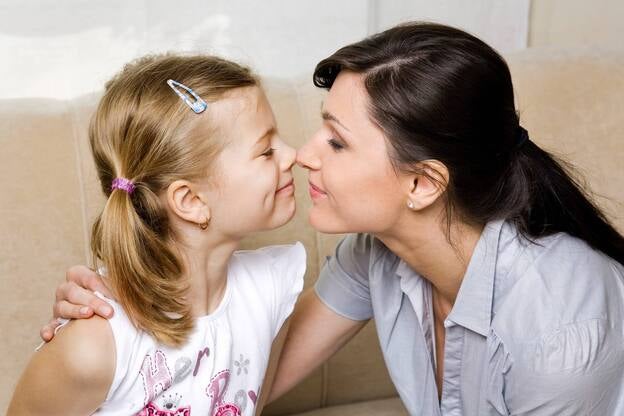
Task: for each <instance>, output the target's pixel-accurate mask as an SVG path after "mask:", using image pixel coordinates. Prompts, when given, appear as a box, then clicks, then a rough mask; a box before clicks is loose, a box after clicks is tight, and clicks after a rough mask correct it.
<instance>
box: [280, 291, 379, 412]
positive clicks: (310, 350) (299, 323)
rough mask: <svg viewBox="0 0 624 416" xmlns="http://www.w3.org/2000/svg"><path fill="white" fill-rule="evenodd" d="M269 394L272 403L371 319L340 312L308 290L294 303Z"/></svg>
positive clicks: (338, 348)
mask: <svg viewBox="0 0 624 416" xmlns="http://www.w3.org/2000/svg"><path fill="white" fill-rule="evenodd" d="M290 321H291V322H290V329H289V330H288V333H287V335H286V342H285V344H284V348H283V350H282V354H281V356H280V358H279V362H278V364H277V370H276V373H275V380H274V381H273V385H272V388H271V390H270V391H271V393H270V394H269V398H268V402H269V403H270V402H272V401H273V400H275V399H277V398H278V397H280V396H281V395H283V394H285V393H286V392H287V391H289V390H290V389H292V388H293V387H294V386H295V385H297V384H298V383H299V382H300V381H301V380H303V379H304V378H305V377H306V376H308V375H309V374H310V373H311V372H312V371H314V369H316V368H317V367H318V366H319V365H321V364H322V363H323V362H325V361H326V360H327V359H329V358H330V357H331V356H332V355H334V354H335V353H336V352H337V351H338V350H340V349H341V348H342V347H343V346H344V345H345V344H346V343H347V342H348V341H349V340H350V339H351V338H353V336H354V335H355V334H357V333H358V332H359V331H360V329H362V328H363V327H364V325H365V324H366V323H367V322H368V321H353V320H351V319H347V318H345V317H343V316H342V315H339V314H337V313H336V312H334V311H333V310H331V309H330V308H328V307H327V306H325V304H324V303H323V302H322V301H321V300H320V299H319V298H318V296H317V295H316V292H315V291H314V289H313V288H310V289H308V290H307V291H306V292H305V293H304V294H303V295H301V297H300V298H299V301H298V302H297V304H296V305H295V310H294V312H293V314H292V317H291V318H290Z"/></svg>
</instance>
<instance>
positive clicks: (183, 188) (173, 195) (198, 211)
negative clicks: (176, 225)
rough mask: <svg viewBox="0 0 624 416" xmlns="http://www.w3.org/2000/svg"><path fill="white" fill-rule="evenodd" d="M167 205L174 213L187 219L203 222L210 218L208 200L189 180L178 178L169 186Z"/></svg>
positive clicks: (197, 222)
mask: <svg viewBox="0 0 624 416" xmlns="http://www.w3.org/2000/svg"><path fill="white" fill-rule="evenodd" d="M167 205H168V206H169V209H170V210H171V212H172V213H174V214H175V215H177V216H178V217H180V218H181V219H183V220H185V221H188V222H192V223H195V224H203V223H206V222H207V221H209V220H210V207H209V206H208V204H207V201H205V200H204V197H203V196H202V195H200V194H199V193H198V192H197V188H196V186H195V185H194V184H192V183H191V182H189V181H185V180H177V181H174V182H173V183H171V184H170V185H169V187H167Z"/></svg>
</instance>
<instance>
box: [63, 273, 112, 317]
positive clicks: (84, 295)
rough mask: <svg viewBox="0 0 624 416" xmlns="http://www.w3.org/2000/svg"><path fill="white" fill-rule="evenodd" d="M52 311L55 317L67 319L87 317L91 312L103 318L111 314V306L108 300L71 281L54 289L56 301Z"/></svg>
mask: <svg viewBox="0 0 624 416" xmlns="http://www.w3.org/2000/svg"><path fill="white" fill-rule="evenodd" d="M52 312H53V316H54V317H55V318H59V317H60V318H67V319H80V318H88V317H90V316H91V315H92V314H93V313H96V314H98V315H100V316H101V317H103V318H110V317H112V316H113V308H111V306H110V305H109V304H108V302H106V301H104V300H103V299H100V298H99V297H97V296H96V295H95V294H94V293H93V292H92V291H91V290H90V289H85V288H83V287H81V286H79V285H77V284H76V283H74V282H73V281H70V282H65V283H63V284H61V285H60V286H59V287H58V288H57V289H56V302H55V303H54V307H53V308H52Z"/></svg>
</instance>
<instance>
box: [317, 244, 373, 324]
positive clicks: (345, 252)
mask: <svg viewBox="0 0 624 416" xmlns="http://www.w3.org/2000/svg"><path fill="white" fill-rule="evenodd" d="M372 238H373V237H371V236H370V235H368V234H351V235H348V236H347V237H345V238H343V239H342V240H341V241H340V243H338V246H337V247H336V250H335V252H334V255H333V256H331V257H328V258H327V261H326V262H325V265H324V266H323V268H322V269H321V273H320V275H319V278H318V280H317V282H316V285H315V290H316V293H317V295H318V297H319V298H320V299H321V301H322V302H323V303H324V304H325V305H327V307H329V308H330V309H332V310H333V311H334V312H336V313H338V314H339V315H342V316H344V317H345V318H348V319H352V320H354V321H364V320H367V319H370V318H372V317H373V307H372V304H371V297H370V289H369V273H368V270H369V264H370V258H371V247H372Z"/></svg>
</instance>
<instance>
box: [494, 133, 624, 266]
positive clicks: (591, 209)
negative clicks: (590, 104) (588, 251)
mask: <svg viewBox="0 0 624 416" xmlns="http://www.w3.org/2000/svg"><path fill="white" fill-rule="evenodd" d="M575 176H576V174H575V172H574V169H573V167H572V166H571V165H569V164H567V163H565V162H563V161H561V160H557V158H556V157H555V156H553V155H551V154H550V153H548V152H547V151H545V150H543V149H541V148H540V147H539V146H537V145H536V144H534V143H533V142H530V141H529V142H527V143H526V144H525V146H523V148H522V149H519V151H518V153H517V154H515V155H513V156H512V161H511V163H510V164H509V169H508V172H507V173H506V175H503V178H504V181H505V183H506V185H505V188H506V189H505V191H504V192H503V193H502V195H504V199H506V200H513V201H516V202H518V204H516V206H515V208H514V209H513V210H509V211H508V212H503V213H502V214H503V217H504V218H510V219H512V220H513V222H514V223H515V224H516V226H517V228H518V230H519V231H520V232H521V233H522V234H523V235H525V236H527V237H529V238H531V237H539V236H542V235H549V234H553V233H556V232H566V233H568V234H570V235H572V236H574V237H577V238H580V239H582V240H584V241H585V242H587V244H589V245H590V246H592V247H593V248H595V249H597V250H600V251H602V252H604V253H605V254H607V255H608V256H610V257H612V258H613V259H615V260H617V261H618V262H620V263H622V264H624V237H622V235H620V234H619V233H618V231H617V230H616V229H615V228H614V227H613V225H611V224H610V223H609V221H608V219H607V218H606V217H605V215H604V213H603V212H602V211H601V210H600V209H599V208H598V207H597V206H596V205H594V203H592V202H591V201H590V199H589V197H588V196H587V195H586V193H585V191H584V190H583V187H582V186H581V184H580V183H578V181H577V180H575V179H574V178H575ZM523 195H524V197H523ZM501 205H505V204H504V202H503V203H501ZM510 207H511V204H510Z"/></svg>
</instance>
